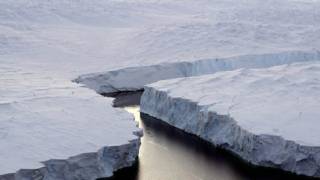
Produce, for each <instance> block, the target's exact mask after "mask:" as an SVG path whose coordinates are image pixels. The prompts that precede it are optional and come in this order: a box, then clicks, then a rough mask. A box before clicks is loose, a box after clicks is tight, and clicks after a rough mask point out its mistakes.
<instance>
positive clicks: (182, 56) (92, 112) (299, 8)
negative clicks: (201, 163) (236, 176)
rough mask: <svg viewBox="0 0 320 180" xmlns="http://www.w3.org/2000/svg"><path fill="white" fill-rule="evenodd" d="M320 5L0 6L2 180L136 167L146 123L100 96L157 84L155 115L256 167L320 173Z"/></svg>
mask: <svg viewBox="0 0 320 180" xmlns="http://www.w3.org/2000/svg"><path fill="white" fill-rule="evenodd" d="M319 9H320V1H318V0H281V1H279V0H265V1H260V0H237V1H235V0H183V1H182V0H161V1H159V0H5V1H0V161H1V162H2V163H1V164H0V180H40V179H43V180H94V179H96V178H100V177H109V176H112V174H113V172H114V171H116V170H118V169H121V168H123V167H126V166H130V165H132V164H133V163H134V161H135V159H136V157H137V155H138V150H139V144H140V140H139V139H140V136H141V134H142V133H141V130H140V129H139V128H138V127H137V126H136V123H135V122H134V120H133V117H132V116H130V115H129V114H128V113H126V112H125V111H123V110H121V109H115V108H113V107H112V99H111V98H105V97H102V96H100V95H99V94H104V93H112V92H119V91H133V90H141V89H143V88H144V87H146V88H145V89H146V92H145V93H144V95H143V99H142V100H143V101H142V102H143V103H142V110H143V111H144V112H146V113H150V114H152V115H154V116H155V117H159V118H161V119H162V120H165V121H167V122H168V123H169V124H172V125H173V126H176V127H178V128H181V129H184V130H185V131H187V132H190V133H193V134H196V135H199V136H200V137H202V138H204V139H206V140H208V141H210V142H212V143H213V144H216V145H219V146H222V147H224V148H226V149H228V150H230V151H232V152H234V153H235V154H237V155H238V156H240V157H241V158H243V159H245V160H247V161H249V162H251V163H253V164H256V165H261V166H268V167H276V168H281V169H284V170H287V171H291V172H295V173H298V174H304V175H308V176H317V177H319V176H320V175H319V164H320V163H319V162H320V158H319V153H318V151H319V148H318V147H319V146H320V144H319V139H320V135H319V133H318V132H320V129H319V127H320V126H319V125H318V124H319V123H318V121H319V120H318V119H316V118H317V117H319V113H318V112H317V110H319V107H320V104H319V93H318V92H319V84H320V82H319V75H320V74H319V63H318V61H319V60H320V51H319V47H320V10H319ZM273 66H276V67H273ZM251 68H254V69H255V70H253V69H251ZM265 68H270V69H265ZM225 71H230V72H225ZM203 75H204V76H203ZM190 76H197V77H191V78H187V79H179V80H176V79H175V80H172V81H170V80H169V81H161V82H159V83H156V84H152V85H147V84H150V83H155V82H157V81H159V80H166V79H172V78H184V77H190ZM173 82H174V83H178V84H177V85H178V86H179V87H178V86H177V85H175V84H173ZM146 85H147V86H146ZM183 87H185V89H184V88H183ZM237 89H239V91H237ZM246 90H248V91H250V93H249V92H247V91H246ZM317 90H318V91H317ZM98 93H99V94H98ZM147 99H150V101H149V102H146V100H147ZM176 100H177V101H179V102H178V103H177V101H176ZM148 103H149V104H148ZM214 103H217V104H214ZM272 103H274V104H273V105H272ZM165 104H167V105H172V109H171V110H170V109H164V106H163V105H165ZM191 107H193V108H194V109H189V110H188V111H187V113H186V112H183V113H182V114H181V111H183V110H184V109H185V108H191ZM249 108H250V109H249ZM159 112H161V113H162V114H159ZM187 114H188V115H190V117H188V118H186V119H182V116H183V115H187ZM198 115H201V116H200V118H199V116H198ZM191 117H193V119H190V118H191ZM215 117H217V118H216V121H217V122H218V124H217V125H215V124H214V123H212V122H213V121H212V120H213V119H212V118H215ZM169 118H170V119H169ZM182 120H184V121H182ZM200 121H201V122H200ZM205 123H207V126H206V127H203V128H204V129H203V128H201V126H203V125H204V124H205ZM228 127H230V128H228ZM223 128H224V129H223ZM215 129H218V130H217V131H214V130H215ZM222 129H223V130H225V131H221V130H222ZM219 130H220V131H219ZM293 132H295V133H293ZM268 144H271V145H272V146H269V145H268ZM255 153H256V154H255ZM262 154H263V155H262ZM3 162H5V163H3Z"/></svg>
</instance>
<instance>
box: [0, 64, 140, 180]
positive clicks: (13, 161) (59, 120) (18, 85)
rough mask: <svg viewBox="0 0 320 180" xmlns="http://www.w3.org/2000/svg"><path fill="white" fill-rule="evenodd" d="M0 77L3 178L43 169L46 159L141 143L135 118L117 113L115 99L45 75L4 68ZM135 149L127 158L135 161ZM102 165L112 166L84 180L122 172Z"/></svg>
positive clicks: (1, 169) (1, 166)
mask: <svg viewBox="0 0 320 180" xmlns="http://www.w3.org/2000/svg"><path fill="white" fill-rule="evenodd" d="M0 74H1V77H0V92H1V95H0V97H1V98H0V122H1V123H0V147H1V148H0V161H1V162H5V163H2V164H1V165H0V174H7V173H14V172H17V171H18V170H20V169H39V168H42V167H43V166H44V164H42V163H41V162H45V161H48V160H54V159H58V160H67V159H68V158H70V157H72V156H77V155H81V154H83V153H96V152H98V151H101V150H102V149H103V148H107V147H111V146H121V145H127V144H130V143H129V142H132V143H138V137H137V136H136V135H134V134H133V133H134V132H136V131H138V128H137V127H136V124H135V123H134V121H133V117H132V116H130V115H128V114H127V113H125V112H123V111H120V110H117V109H115V108H113V107H112V106H111V104H112V102H111V101H112V100H111V99H109V98H108V99H107V98H103V97H101V96H99V95H97V94H96V93H95V92H93V91H91V90H89V89H87V88H82V87H80V86H79V85H77V84H75V83H71V82H70V81H69V80H65V79H59V78H54V77H51V76H49V75H47V74H44V73H41V74H37V73H32V72H28V71H23V70H21V69H18V68H12V67H2V66H0ZM133 148H134V149H131V150H130V151H129V152H127V153H132V154H133V156H134V157H135V156H136V155H137V154H134V152H136V151H137V149H136V148H137V146H136V147H134V146H133ZM136 153H137V152H136ZM110 155H111V154H110ZM133 160H134V158H133ZM100 163H102V164H104V165H109V166H110V167H108V168H106V169H105V170H101V173H91V174H90V173H89V175H91V177H90V176H89V177H86V176H83V178H88V179H94V178H97V177H104V176H110V175H111V174H112V172H113V171H114V170H116V169H117V168H118V167H116V166H115V167H112V166H113V165H112V164H108V162H107V161H101V162H100ZM118 163H119V164H120V163H123V164H125V163H130V161H128V162H118ZM131 163H132V162H131ZM48 164H50V163H48ZM84 167H85V166H84ZM101 167H103V166H102V165H101V166H98V165H97V167H92V168H93V169H94V168H96V169H99V168H101ZM79 169H81V168H79ZM82 169H83V170H82V171H83V174H85V173H86V171H85V169H84V168H82ZM58 173H60V174H63V172H58ZM69 173H70V172H69ZM78 174H81V173H78ZM69 175H70V176H72V173H70V174H69ZM79 177H81V176H80V175H79ZM70 179H72V178H70Z"/></svg>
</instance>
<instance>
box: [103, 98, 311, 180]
mask: <svg viewBox="0 0 320 180" xmlns="http://www.w3.org/2000/svg"><path fill="white" fill-rule="evenodd" d="M140 95H141V92H140V93H136V94H134V95H130V94H129V95H128V94H125V95H121V96H117V99H116V100H115V102H114V103H115V105H116V106H118V107H123V108H124V109H125V110H127V111H128V112H130V113H132V114H133V115H134V116H135V120H136V121H138V122H139V126H140V127H141V128H143V129H144V136H143V138H142V139H141V147H140V152H139V159H138V162H137V163H136V164H135V166H133V167H130V168H125V169H123V170H120V171H118V172H116V173H115V175H114V177H112V178H108V179H109V180H110V179H112V180H305V179H307V178H305V177H300V176H295V175H292V174H287V173H284V172H281V171H278V170H273V169H266V168H255V167H252V166H249V165H248V164H246V163H244V162H242V161H240V160H239V159H238V158H236V157H234V156H233V155H231V154H229V153H227V152H225V151H223V150H220V149H217V148H214V147H213V146H211V145H210V144H208V143H206V142H205V141H202V140H201V139H199V138H197V137H195V136H193V135H190V134H187V133H185V132H183V131H181V130H178V129H176V128H174V127H171V126H169V125H167V124H165V123H163V122H162V121H160V120H158V119H155V118H153V117H150V116H148V115H146V114H140V112H139V106H138V105H137V104H138V103H139V98H140Z"/></svg>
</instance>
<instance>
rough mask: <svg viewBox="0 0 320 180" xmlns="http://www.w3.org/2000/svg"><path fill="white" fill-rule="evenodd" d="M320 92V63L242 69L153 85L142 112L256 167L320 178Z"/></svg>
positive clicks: (144, 98) (145, 96)
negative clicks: (210, 143)
mask: <svg viewBox="0 0 320 180" xmlns="http://www.w3.org/2000/svg"><path fill="white" fill-rule="evenodd" d="M319 90H320V63H319V62H308V63H296V64H292V65H283V66H276V67H273V68H269V69H239V70H236V71H229V72H219V73H216V74H213V75H205V76H198V77H191V78H178V79H172V80H165V81H159V82H156V83H154V84H150V85H147V86H146V87H145V92H144V94H143V96H142V99H141V111H142V112H144V113H148V114H150V115H152V116H154V117H157V118H159V119H161V120H164V121H166V122H168V123H169V124H171V125H173V126H176V127H178V128H181V129H183V130H185V131H187V132H190V133H193V134H196V135H198V136H200V137H202V138H204V139H206V140H208V141H210V142H212V143H213V144H216V145H220V146H222V147H224V148H226V149H229V150H231V151H232V152H234V153H236V154H237V155H239V156H240V157H242V158H243V159H245V160H247V161H249V162H251V163H254V164H257V165H262V166H271V167H278V168H281V169H284V170H288V171H291V172H296V173H298V174H305V175H309V176H317V177H319V176H320V162H319V161H318V160H319V157H320V138H319V137H320V129H319V128H320V119H319V117H320V112H319V108H320V91H319ZM238 127H239V129H238ZM253 136H255V137H254V138H252V137H253ZM266 137H270V139H269V140H268V141H267V143H265V142H264V140H263V139H267V138H266ZM256 141H258V142H259V143H256ZM264 143H265V144H268V145H267V146H266V147H264V148H261V146H262V145H261V144H264ZM292 143H293V144H292ZM283 144H285V145H283ZM238 145H239V146H240V148H239V146H238ZM270 147H272V148H271V149H270Z"/></svg>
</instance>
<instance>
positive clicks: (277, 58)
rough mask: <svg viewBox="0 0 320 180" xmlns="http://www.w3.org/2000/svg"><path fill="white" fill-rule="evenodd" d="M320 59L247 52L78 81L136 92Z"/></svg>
mask: <svg viewBox="0 0 320 180" xmlns="http://www.w3.org/2000/svg"><path fill="white" fill-rule="evenodd" d="M319 59H320V52H319V51H305V52H304V51H290V52H282V53H275V54H260V55H245V56H235V57H230V58H216V59H205V60H198V61H193V62H177V63H164V64H158V65H151V66H140V67H130V68H124V69H119V70H114V71H108V72H103V73H92V74H87V75H82V76H80V77H79V78H77V79H76V80H75V82H78V83H82V84H85V85H86V86H87V87H89V88H91V89H94V90H95V91H97V92H98V93H101V94H103V93H112V92H119V91H136V90H141V89H143V86H144V85H146V84H150V83H153V82H156V81H159V80H164V79H172V78H178V77H190V76H199V75H204V74H213V73H216V72H220V71H230V70H235V69H239V68H267V67H271V66H276V65H282V64H290V63H294V62H304V61H315V60H319Z"/></svg>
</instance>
